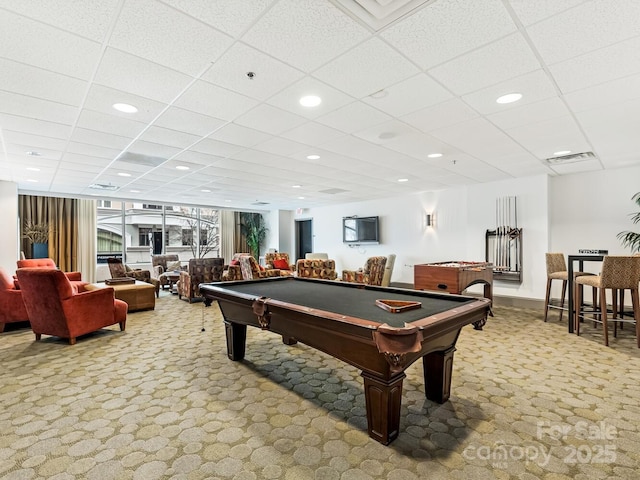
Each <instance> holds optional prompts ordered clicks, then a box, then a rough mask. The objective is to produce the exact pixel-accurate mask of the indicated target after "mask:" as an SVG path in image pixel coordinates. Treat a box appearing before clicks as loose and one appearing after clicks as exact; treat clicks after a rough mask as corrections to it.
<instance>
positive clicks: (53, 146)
mask: <svg viewBox="0 0 640 480" xmlns="http://www.w3.org/2000/svg"><path fill="white" fill-rule="evenodd" d="M2 136H3V137H4V141H5V142H6V144H7V148H8V149H9V146H10V145H11V144H19V145H25V146H27V147H29V148H26V149H24V150H22V149H21V152H22V153H24V152H25V151H28V150H37V151H38V152H40V150H41V149H42V150H43V151H44V150H56V151H59V152H61V151H63V150H64V149H65V146H66V144H67V141H66V140H63V139H60V138H50V137H43V136H41V135H33V134H30V133H23V132H14V131H11V130H3V132H2Z"/></svg>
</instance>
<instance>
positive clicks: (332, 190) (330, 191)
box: [320, 188, 348, 195]
mask: <svg viewBox="0 0 640 480" xmlns="http://www.w3.org/2000/svg"><path fill="white" fill-rule="evenodd" d="M347 191H348V190H345V189H343V188H329V189H327V190H320V193H328V194H329V195H335V194H336V193H344V192H347Z"/></svg>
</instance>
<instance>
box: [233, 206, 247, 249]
mask: <svg viewBox="0 0 640 480" xmlns="http://www.w3.org/2000/svg"><path fill="white" fill-rule="evenodd" d="M233 218H234V225H235V229H236V234H235V236H234V239H233V243H234V244H233V251H234V253H243V252H249V251H250V250H249V245H248V244H247V237H246V236H245V235H244V234H243V233H242V228H240V223H241V220H240V212H233Z"/></svg>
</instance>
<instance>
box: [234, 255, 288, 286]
mask: <svg viewBox="0 0 640 480" xmlns="http://www.w3.org/2000/svg"><path fill="white" fill-rule="evenodd" d="M239 260H240V270H241V271H242V279H243V280H255V279H258V278H268V277H279V276H280V270H278V269H277V268H269V269H264V270H263V269H261V268H260V265H258V262H257V261H256V259H255V258H253V257H252V256H251V255H243V256H241V257H240V258H239Z"/></svg>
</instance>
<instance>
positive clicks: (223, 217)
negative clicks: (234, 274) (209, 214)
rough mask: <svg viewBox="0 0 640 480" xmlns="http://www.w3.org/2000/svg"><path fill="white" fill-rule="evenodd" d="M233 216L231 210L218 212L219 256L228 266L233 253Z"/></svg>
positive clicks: (234, 231)
mask: <svg viewBox="0 0 640 480" xmlns="http://www.w3.org/2000/svg"><path fill="white" fill-rule="evenodd" d="M235 236H236V226H235V214H234V212H233V211H232V210H220V255H221V256H222V258H224V263H226V264H229V262H230V261H231V259H232V258H233V254H234V253H236V251H235Z"/></svg>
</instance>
